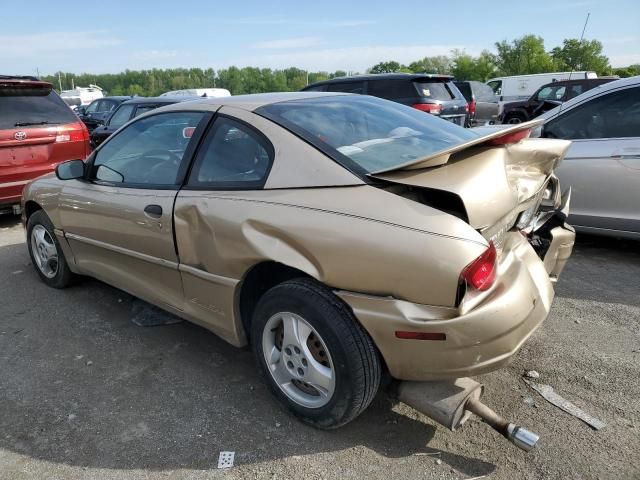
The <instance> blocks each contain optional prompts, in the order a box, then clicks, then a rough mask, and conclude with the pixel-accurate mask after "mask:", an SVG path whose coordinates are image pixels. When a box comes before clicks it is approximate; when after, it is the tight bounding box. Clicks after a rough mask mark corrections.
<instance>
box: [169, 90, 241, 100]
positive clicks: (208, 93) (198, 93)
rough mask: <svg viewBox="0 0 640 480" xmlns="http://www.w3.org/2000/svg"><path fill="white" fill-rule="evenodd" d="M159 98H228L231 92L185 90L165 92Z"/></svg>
mask: <svg viewBox="0 0 640 480" xmlns="http://www.w3.org/2000/svg"><path fill="white" fill-rule="evenodd" d="M160 96H161V97H211V98H215V97H230V96H231V92H230V91H229V90H227V89H226V88H186V89H184V90H172V91H170V92H165V93H163V94H162V95H160Z"/></svg>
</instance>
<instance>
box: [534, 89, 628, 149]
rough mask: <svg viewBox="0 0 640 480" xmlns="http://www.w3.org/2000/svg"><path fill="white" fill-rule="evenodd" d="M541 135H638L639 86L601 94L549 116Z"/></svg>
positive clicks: (582, 136)
mask: <svg viewBox="0 0 640 480" xmlns="http://www.w3.org/2000/svg"><path fill="white" fill-rule="evenodd" d="M544 136H545V137H551V138H564V139H567V140H581V139H592V138H623V137H640V87H633V88H627V89H624V90H620V91H617V92H613V93H609V94H606V95H601V96H599V97H597V98H594V99H592V100H590V101H587V102H585V103H583V104H582V105H579V106H577V107H575V108H573V109H571V110H568V111H567V112H566V113H565V114H563V115H560V116H559V117H557V118H555V119H553V120H551V121H550V122H549V123H548V124H547V125H545V127H544Z"/></svg>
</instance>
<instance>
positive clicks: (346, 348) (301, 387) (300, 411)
mask: <svg viewBox="0 0 640 480" xmlns="http://www.w3.org/2000/svg"><path fill="white" fill-rule="evenodd" d="M285 324H286V325H287V327H286V330H285ZM294 324H295V325H297V329H292V328H291V325H294ZM294 331H295V333H297V335H296V334H291V332H294ZM286 332H289V333H286ZM251 333H252V335H251V338H252V339H253V342H252V348H253V351H254V354H255V356H256V360H257V362H258V365H259V368H260V370H261V372H262V374H263V375H264V377H265V379H266V381H267V383H268V385H269V387H270V389H271V391H272V392H273V394H274V395H275V396H276V397H277V398H278V400H279V401H280V402H281V404H282V405H283V406H285V407H286V408H287V409H288V410H289V411H290V412H291V413H293V415H295V416H296V417H298V418H299V419H300V420H302V421H303V422H305V423H307V424H310V425H312V426H314V427H316V428H321V429H332V428H337V427H340V426H342V425H344V424H346V423H348V422H350V421H351V420H353V419H354V418H356V417H357V416H358V415H359V414H360V413H362V412H363V411H364V410H365V409H366V408H367V407H368V406H369V404H370V403H371V401H372V400H373V398H374V397H375V395H376V393H377V391H378V388H379V386H380V377H381V371H382V368H381V364H380V357H379V355H378V351H377V349H376V347H375V345H374V344H373V341H372V340H371V338H370V337H369V335H368V334H367V332H366V331H365V330H364V329H363V328H362V326H361V325H360V324H359V323H358V321H357V320H356V318H355V317H354V315H353V313H352V312H351V310H350V309H349V308H348V307H347V306H346V305H345V304H344V303H343V302H342V301H341V300H340V299H339V298H337V297H336V296H335V295H334V294H333V293H332V292H331V290H329V289H328V288H326V287H324V286H323V285H321V284H319V283H318V282H316V281H314V280H312V279H306V278H299V279H294V280H288V281H286V282H283V283H281V284H279V285H276V286H275V287H273V288H271V289H270V290H268V291H267V292H266V293H265V294H264V295H263V296H262V298H261V299H260V300H259V302H258V305H257V306H256V309H255V311H254V314H253V318H252V324H251ZM278 344H279V345H278ZM298 347H300V348H299V349H298ZM265 352H267V353H268V354H269V355H265ZM290 367H291V368H290ZM322 367H324V368H322ZM329 376H330V377H331V379H332V380H328V378H329ZM317 379H321V381H315V380H317ZM287 381H288V382H289V383H288V384H287V383H286V382H287ZM281 385H282V386H281ZM313 385H315V386H313Z"/></svg>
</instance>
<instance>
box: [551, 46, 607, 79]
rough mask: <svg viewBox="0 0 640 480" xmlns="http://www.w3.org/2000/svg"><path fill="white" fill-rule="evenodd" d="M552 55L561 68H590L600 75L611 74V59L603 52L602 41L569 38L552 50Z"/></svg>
mask: <svg viewBox="0 0 640 480" xmlns="http://www.w3.org/2000/svg"><path fill="white" fill-rule="evenodd" d="M551 57H552V58H553V60H554V62H555V63H556V65H557V68H558V69H560V70H590V71H594V72H596V73H597V74H598V75H609V74H610V73H611V67H610V66H609V59H608V58H607V56H606V55H603V54H602V43H600V42H599V41H598V40H583V41H580V40H578V39H576V38H567V39H565V40H564V41H563V42H562V47H555V48H554V49H553V50H551Z"/></svg>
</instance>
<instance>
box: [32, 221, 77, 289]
mask: <svg viewBox="0 0 640 480" xmlns="http://www.w3.org/2000/svg"><path fill="white" fill-rule="evenodd" d="M27 241H28V246H29V256H30V257H31V262H32V263H33V266H34V268H35V269H36V272H37V273H38V275H39V276H40V278H41V279H42V281H43V282H44V283H46V284H47V285H49V286H50V287H54V288H65V287H67V286H69V285H70V284H71V282H72V280H73V273H72V272H71V270H70V269H69V266H68V265H67V261H66V259H65V258H64V254H63V253H62V249H61V248H60V244H59V243H58V239H57V238H56V235H55V233H54V231H53V224H52V223H51V220H49V217H48V216H47V214H46V213H45V212H44V211H43V210H38V211H37V212H35V213H34V214H33V215H31V216H30V217H29V221H28V222H27Z"/></svg>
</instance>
